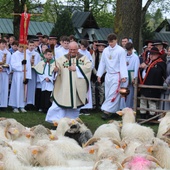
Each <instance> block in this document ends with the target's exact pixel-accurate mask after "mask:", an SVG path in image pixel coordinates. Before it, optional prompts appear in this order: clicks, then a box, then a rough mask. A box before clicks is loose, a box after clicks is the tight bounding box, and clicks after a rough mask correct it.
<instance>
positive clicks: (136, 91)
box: [133, 78, 138, 112]
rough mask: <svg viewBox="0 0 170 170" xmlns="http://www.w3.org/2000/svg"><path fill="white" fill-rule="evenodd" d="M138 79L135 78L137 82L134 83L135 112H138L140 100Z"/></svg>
mask: <svg viewBox="0 0 170 170" xmlns="http://www.w3.org/2000/svg"><path fill="white" fill-rule="evenodd" d="M137 95H138V79H137V78H135V84H134V98H133V109H134V111H135V112H137V102H138V98H137Z"/></svg>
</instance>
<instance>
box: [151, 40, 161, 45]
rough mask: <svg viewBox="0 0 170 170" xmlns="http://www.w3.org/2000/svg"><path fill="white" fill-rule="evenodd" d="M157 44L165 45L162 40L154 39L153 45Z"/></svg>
mask: <svg viewBox="0 0 170 170" xmlns="http://www.w3.org/2000/svg"><path fill="white" fill-rule="evenodd" d="M155 45H163V43H162V41H161V40H154V42H153V44H152V46H155Z"/></svg>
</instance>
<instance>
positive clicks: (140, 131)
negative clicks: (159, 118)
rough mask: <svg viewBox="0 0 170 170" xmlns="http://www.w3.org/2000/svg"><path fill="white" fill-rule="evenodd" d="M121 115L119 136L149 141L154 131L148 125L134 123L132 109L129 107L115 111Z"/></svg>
mask: <svg viewBox="0 0 170 170" xmlns="http://www.w3.org/2000/svg"><path fill="white" fill-rule="evenodd" d="M117 113H118V114H119V115H120V113H121V115H122V122H123V125H122V129H121V137H122V140H123V139H124V138H128V137H130V138H132V139H139V140H141V141H142V142H146V141H150V139H151V138H153V137H154V131H153V129H151V128H150V127H146V126H142V125H139V124H138V123H135V115H134V111H133V110H132V109H130V108H124V109H123V110H122V111H121V112H117Z"/></svg>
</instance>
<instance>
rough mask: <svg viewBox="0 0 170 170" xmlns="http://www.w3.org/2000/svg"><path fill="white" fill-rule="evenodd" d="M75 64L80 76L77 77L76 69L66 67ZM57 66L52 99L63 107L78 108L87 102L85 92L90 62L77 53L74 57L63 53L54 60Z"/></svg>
mask: <svg viewBox="0 0 170 170" xmlns="http://www.w3.org/2000/svg"><path fill="white" fill-rule="evenodd" d="M72 64H75V65H76V66H77V67H78V68H79V70H80V72H81V74H82V77H81V78H80V77H78V74H77V70H76V71H69V69H68V67H69V66H71V65H72ZM56 65H57V66H58V68H59V71H58V75H57V78H56V81H55V84H54V90H53V93H52V95H53V100H54V102H55V103H56V104H57V105H58V106H60V107H63V108H74V109H75V108H79V107H81V106H83V105H85V104H86V103H87V92H88V89H89V88H90V87H89V81H90V76H91V67H92V63H91V62H90V61H89V59H88V58H87V57H86V56H83V55H81V54H78V55H77V56H76V57H70V56H69V55H65V56H63V57H60V58H58V59H57V60H56Z"/></svg>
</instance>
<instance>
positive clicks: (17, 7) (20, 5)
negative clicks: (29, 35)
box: [0, 0, 41, 39]
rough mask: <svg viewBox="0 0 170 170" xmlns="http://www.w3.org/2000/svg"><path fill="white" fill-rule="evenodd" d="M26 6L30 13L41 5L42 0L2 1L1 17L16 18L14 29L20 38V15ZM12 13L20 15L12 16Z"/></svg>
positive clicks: (16, 35) (0, 4)
mask: <svg viewBox="0 0 170 170" xmlns="http://www.w3.org/2000/svg"><path fill="white" fill-rule="evenodd" d="M24 5H27V8H28V11H27V12H30V11H32V10H34V9H36V8H37V7H39V6H40V5H41V3H40V0H14V1H11V0H1V1H0V9H1V11H0V17H1V18H14V20H13V29H14V35H15V37H16V38H17V39H18V38H19V25H20V15H19V14H21V13H23V12H24ZM12 13H15V14H18V15H12Z"/></svg>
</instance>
